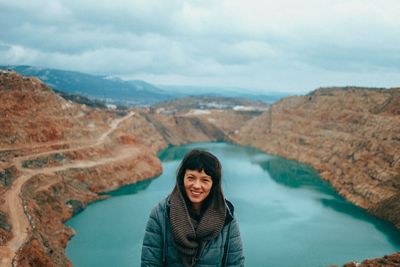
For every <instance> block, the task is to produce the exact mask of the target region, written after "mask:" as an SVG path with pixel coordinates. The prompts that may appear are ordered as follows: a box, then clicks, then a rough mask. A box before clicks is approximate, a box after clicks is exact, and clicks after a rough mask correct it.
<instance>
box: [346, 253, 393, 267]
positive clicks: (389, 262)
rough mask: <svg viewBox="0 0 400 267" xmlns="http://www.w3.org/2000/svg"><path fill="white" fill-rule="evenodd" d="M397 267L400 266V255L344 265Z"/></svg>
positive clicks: (348, 266)
mask: <svg viewBox="0 0 400 267" xmlns="http://www.w3.org/2000/svg"><path fill="white" fill-rule="evenodd" d="M382 266H383V267H395V266H400V253H395V254H392V255H387V256H384V257H382V258H377V259H369V260H365V261H363V262H361V263H359V262H350V263H346V264H345V265H343V267H382Z"/></svg>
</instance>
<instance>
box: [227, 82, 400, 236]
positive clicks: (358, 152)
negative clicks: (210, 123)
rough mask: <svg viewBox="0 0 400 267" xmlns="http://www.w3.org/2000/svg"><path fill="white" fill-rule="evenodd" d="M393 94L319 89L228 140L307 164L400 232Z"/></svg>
mask: <svg viewBox="0 0 400 267" xmlns="http://www.w3.org/2000/svg"><path fill="white" fill-rule="evenodd" d="M399 93H400V89H391V90H383V89H361V88H325V89H318V90H316V91H314V92H312V93H310V94H309V95H307V96H298V97H289V98H286V99H283V100H282V101H280V102H278V103H276V104H274V105H273V106H272V108H271V110H270V111H269V112H265V113H264V114H263V115H262V116H260V117H258V118H256V119H254V120H253V121H250V122H249V123H248V124H247V125H245V126H244V127H243V128H242V129H241V130H240V132H239V133H238V134H237V135H236V136H234V139H235V140H236V141H237V142H238V143H241V144H246V145H251V146H254V147H257V148H259V149H262V150H264V151H266V152H268V153H273V154H277V155H281V156H284V157H287V158H291V159H295V160H299V161H301V162H305V163H308V164H310V165H312V166H313V167H314V168H316V169H317V170H318V171H319V172H320V174H321V176H322V177H323V178H324V179H326V180H328V181H329V182H330V183H331V184H332V186H333V187H334V188H335V189H336V190H337V191H338V193H339V194H340V195H342V196H344V197H345V198H346V199H348V200H350V201H351V202H353V203H354V204H356V205H358V206H360V207H362V208H364V209H367V210H368V211H369V212H371V213H373V214H375V215H377V216H380V217H381V218H384V219H386V220H388V221H390V222H392V223H393V224H394V225H395V226H396V227H397V228H399V229H400V216H399V213H400V202H399V198H400V195H399V194H400V140H399V136H400V116H399V113H400V105H399Z"/></svg>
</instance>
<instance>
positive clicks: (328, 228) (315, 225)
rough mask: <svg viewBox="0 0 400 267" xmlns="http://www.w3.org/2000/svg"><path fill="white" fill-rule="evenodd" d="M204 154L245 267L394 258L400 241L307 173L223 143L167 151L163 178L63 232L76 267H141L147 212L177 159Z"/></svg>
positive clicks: (166, 186) (92, 208) (94, 208)
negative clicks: (213, 162)
mask: <svg viewBox="0 0 400 267" xmlns="http://www.w3.org/2000/svg"><path fill="white" fill-rule="evenodd" d="M193 148H203V149H207V150H209V151H210V152H212V153H214V154H215V155H216V156H217V157H218V158H219V159H220V160H221V162H222V166H223V183H222V185H223V188H224V192H225V196H226V198H227V199H229V200H230V201H231V202H233V204H234V205H235V215H236V217H237V218H238V221H239V225H240V229H241V234H242V239H243V243H244V252H245V257H246V266H250V267H252V266H254V267H260V266H272V267H278V266H287V267H292V266H297V267H301V266H304V267H314V266H327V265H329V264H338V265H339V264H343V263H346V262H349V261H352V260H357V261H360V260H363V259H366V258H373V257H381V256H383V255H385V254H389V253H392V252H395V251H400V233H399V232H398V231H396V230H395V229H394V227H392V226H391V225H389V224H387V223H385V222H383V221H381V220H378V219H376V218H374V217H371V216H369V215H367V214H366V213H365V212H364V211H362V210H361V209H359V208H357V207H355V206H353V205H352V204H350V203H349V202H347V201H345V200H344V199H343V198H341V197H340V196H338V195H337V194H336V193H335V191H334V190H333V189H332V188H331V187H330V186H329V185H327V184H326V183H325V182H323V181H322V180H321V179H320V178H319V176H318V174H317V173H316V172H315V171H314V170H313V169H312V168H310V167H309V166H307V165H304V164H300V163H298V162H295V161H290V160H286V159H284V158H280V157H276V156H271V155H267V154H265V153H262V152H260V151H257V150H255V149H252V148H248V147H243V146H237V145H231V144H227V143H198V144H191V145H186V146H181V147H172V148H169V149H166V150H164V151H163V152H161V153H160V154H159V157H160V159H161V160H162V162H163V168H164V172H163V174H162V175H161V176H159V177H157V178H155V179H152V180H147V181H143V182H139V183H137V184H135V185H130V186H126V187H123V188H121V189H119V190H117V191H114V192H110V194H111V195H112V196H113V197H111V198H110V199H107V200H103V201H99V202H95V203H93V204H91V205H89V206H88V207H87V209H85V210H84V211H83V212H81V213H79V214H77V215H76V216H74V217H73V218H72V219H71V220H69V221H68V222H67V223H66V225H68V226H71V227H73V228H74V229H75V230H76V232H77V234H76V235H75V236H74V237H73V238H72V239H71V241H70V242H69V243H68V247H67V249H66V253H67V256H68V257H69V258H70V259H71V260H72V262H73V264H74V266H77V267H84V266H97V267H99V266H119V267H122V266H140V252H141V246H142V238H143V234H144V229H145V225H146V222H147V219H148V215H149V213H150V211H151V209H152V208H153V207H154V206H155V205H156V204H157V203H158V202H159V201H160V200H161V199H162V198H164V197H165V196H166V195H167V194H168V193H169V192H170V191H171V190H172V188H173V186H174V183H175V173H176V169H177V167H178V164H179V163H180V160H181V159H182V157H183V155H184V154H185V153H186V152H187V151H189V150H191V149H193Z"/></svg>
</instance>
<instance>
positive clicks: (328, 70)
mask: <svg viewBox="0 0 400 267" xmlns="http://www.w3.org/2000/svg"><path fill="white" fill-rule="evenodd" d="M0 23H1V24H0V27H1V30H0V64H12V65H16V64H18V65H20V64H25V65H35V66H42V67H49V68H59V69H67V70H77V71H82V72H87V73H92V74H105V75H113V76H118V77H121V78H124V79H141V80H145V81H148V82H151V83H153V84H174V85H183V84H184V85H196V86H222V87H239V88H245V89H248V90H258V91H260V92H269V91H281V92H283V91H284V92H292V93H305V92H308V91H311V90H313V89H315V88H317V87H321V86H342V85H357V86H371V87H375V86H378V87H395V86H400V1H399V0H376V1H373V0H357V1H356V0H343V1H342V0H337V1H333V0H319V1H317V0H303V1H299V0H291V1H289V0H279V1H277V0H274V1H269V0H158V1H157V0H112V1H111V0H110V1H109V0H79V1H78V0H34V1H32V0H15V1H11V0H0Z"/></svg>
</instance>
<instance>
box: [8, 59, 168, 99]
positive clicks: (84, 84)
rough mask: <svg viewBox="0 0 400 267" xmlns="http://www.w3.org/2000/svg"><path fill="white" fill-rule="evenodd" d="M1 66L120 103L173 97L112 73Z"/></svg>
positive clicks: (57, 86)
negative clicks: (102, 73)
mask: <svg viewBox="0 0 400 267" xmlns="http://www.w3.org/2000/svg"><path fill="white" fill-rule="evenodd" d="M0 68H1V69H11V70H14V71H16V72H18V73H20V74H22V75H25V76H34V77H37V78H39V79H41V80H42V81H43V82H45V83H46V84H47V85H49V86H50V87H52V88H54V89H57V90H59V91H62V92H65V93H69V94H79V95H82V96H86V97H89V98H96V99H102V100H105V101H106V102H108V103H112V104H117V105H126V106H132V105H134V106H148V105H152V104H154V103H156V102H160V101H165V100H168V99H171V98H173V97H172V96H171V95H169V94H168V93H167V92H166V91H164V90H161V89H160V88H157V87H156V86H154V85H151V84H149V83H147V82H144V81H123V80H121V79H119V78H114V77H108V76H100V75H91V74H86V73H81V72H76V71H66V70H57V69H49V68H40V67H32V66H0Z"/></svg>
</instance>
